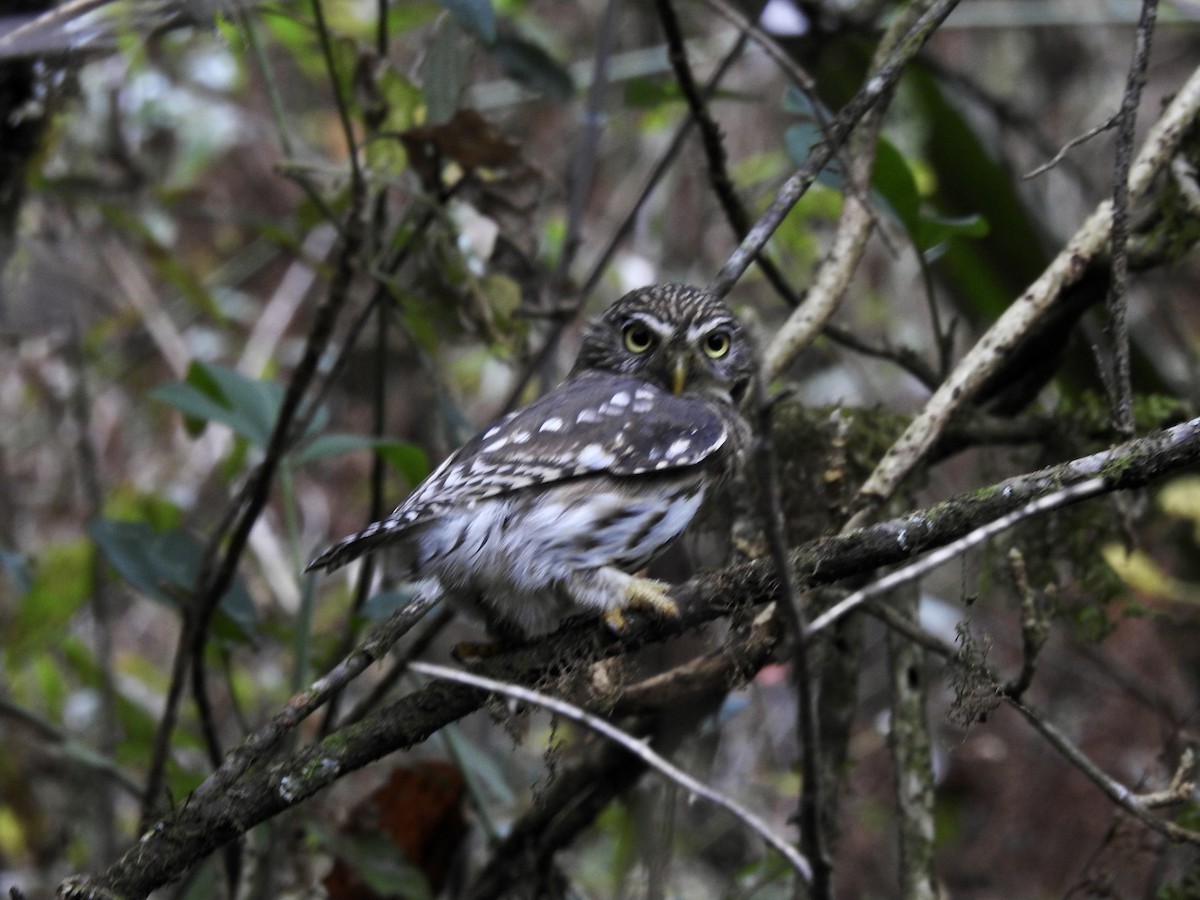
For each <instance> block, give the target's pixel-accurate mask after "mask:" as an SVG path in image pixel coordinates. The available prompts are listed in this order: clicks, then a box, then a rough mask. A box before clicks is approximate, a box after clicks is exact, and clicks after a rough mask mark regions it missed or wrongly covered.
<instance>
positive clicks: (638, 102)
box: [625, 78, 683, 109]
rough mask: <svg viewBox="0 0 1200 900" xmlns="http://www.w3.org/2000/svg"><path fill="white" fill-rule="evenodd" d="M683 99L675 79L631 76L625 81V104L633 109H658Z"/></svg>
mask: <svg viewBox="0 0 1200 900" xmlns="http://www.w3.org/2000/svg"><path fill="white" fill-rule="evenodd" d="M681 100H683V93H682V92H681V91H680V90H679V85H678V84H676V83H675V82H674V81H662V80H660V79H658V78H631V79H629V81H627V82H626V83H625V105H626V106H628V107H630V108H632V109H657V108H659V107H660V106H665V105H666V104H668V103H678V102H680V101H681Z"/></svg>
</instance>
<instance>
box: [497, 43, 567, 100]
mask: <svg viewBox="0 0 1200 900" xmlns="http://www.w3.org/2000/svg"><path fill="white" fill-rule="evenodd" d="M492 55H493V56H495V57H496V59H497V60H498V61H499V62H500V64H501V65H502V66H504V69H505V71H507V72H508V74H509V75H511V76H512V77H513V78H515V79H516V80H517V81H519V82H521V83H522V84H523V85H525V86H526V87H528V88H530V89H532V90H535V91H537V92H539V93H542V94H545V95H546V96H547V97H549V98H551V99H552V100H568V99H570V97H571V95H572V94H574V93H575V83H574V82H573V81H572V80H571V73H570V72H568V71H567V70H566V69H564V68H563V67H562V66H560V65H559V64H558V62H557V61H555V60H554V58H553V57H551V56H550V54H549V53H547V52H546V51H545V50H543V49H542V48H541V47H539V46H538V45H537V44H534V43H532V42H531V41H527V40H525V39H524V38H521V37H516V36H514V35H507V34H506V35H501V36H500V37H498V38H497V39H496V42H495V44H493V45H492Z"/></svg>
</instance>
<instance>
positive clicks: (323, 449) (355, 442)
mask: <svg viewBox="0 0 1200 900" xmlns="http://www.w3.org/2000/svg"><path fill="white" fill-rule="evenodd" d="M382 443H385V441H383V440H382V439H380V438H371V437H367V436H366V435H362V434H322V435H320V436H318V437H316V438H314V439H313V440H311V441H309V442H308V443H307V444H305V445H304V448H303V449H302V450H300V451H299V452H298V453H297V454H296V465H303V464H304V463H310V462H312V461H313V460H317V459H324V458H326V457H329V456H341V455H342V454H343V453H356V452H358V451H359V450H369V449H371V448H372V447H375V446H377V445H379V444H382Z"/></svg>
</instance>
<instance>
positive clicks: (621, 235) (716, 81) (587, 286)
mask: <svg viewBox="0 0 1200 900" xmlns="http://www.w3.org/2000/svg"><path fill="white" fill-rule="evenodd" d="M745 46H746V35H745V34H740V35H739V36H738V39H737V40H736V41H735V42H734V44H733V46H732V47H731V48H730V49H729V51H728V52H727V53H726V54H725V56H724V57H723V58H722V59H721V61H720V63H718V65H717V68H716V69H715V70H714V71H713V73H712V75H711V76H710V77H709V79H708V82H707V83H706V84H705V86H704V96H705V98H708V97H711V96H712V95H713V94H715V93H716V90H717V87H718V86H719V85H720V83H721V81H722V80H723V79H724V77H725V75H726V74H727V73H728V72H729V70H730V68H732V67H733V64H734V62H736V61H737V59H738V57H739V56H741V53H742V50H743V49H744V48H745ZM695 124H696V121H695V119H694V118H692V117H691V116H688V117H686V118H685V119H684V120H683V121H682V122H680V123H679V125H678V126H676V129H675V133H674V134H673V135H672V136H671V141H670V143H669V144H667V147H666V149H665V150H664V151H663V152H662V154H661V155H660V156H659V157H658V159H657V160H655V162H654V165H653V166H652V167H651V169H650V173H649V174H648V175H647V176H646V181H645V183H644V184H643V185H642V189H641V190H640V191H638V194H637V199H635V200H634V202H633V203H632V204H631V205H630V207H629V209H628V210H626V212H625V216H624V217H623V218H622V219H621V221H620V223H619V224H618V225H617V227H616V228H614V229H613V230H612V233H611V234H610V235H609V238H608V242H607V243H606V244H605V245H604V249H603V250H601V251H600V253H599V255H598V256H597V257H596V259H595V261H594V262H593V263H592V266H591V268H590V269H589V270H588V274H587V276H586V277H585V278H584V279H583V281H582V283H581V284H580V287H579V290H578V292H577V293H576V295H575V297H574V299H573V300H572V302H571V303H570V304H569V305H568V306H567V307H566V308H565V309H563V310H561V311H559V312H557V313H556V314H555V318H556V321H555V322H554V325H553V326H552V327H551V329H550V332H549V334H547V335H546V339H545V340H544V341H543V343H542V346H541V348H540V349H539V350H538V351H537V353H536V354H535V355H534V356H533V358H532V359H531V360H530V361H529V363H528V364H527V365H526V366H525V369H524V372H523V373H522V375H521V377H520V378H518V379H517V382H516V384H514V385H513V388H512V390H511V391H509V395H508V398H507V399H506V400H505V403H504V406H503V408H504V410H506V411H509V410H512V409H513V408H514V407H515V406H516V405H517V403H518V402H519V401H520V398H521V397H522V396H523V395H524V393H525V389H526V387H528V386H529V382H530V380H531V379H532V378H533V376H534V375H535V374H536V373H537V372H540V371H541V370H542V368H543V367H544V366H545V365H546V362H547V360H549V359H550V357H551V356H553V355H554V353H555V352H556V351H557V350H558V346H559V342H560V341H561V340H562V336H563V334H564V333H565V332H566V330H567V327H568V326H569V325H570V324H571V323H572V322H574V321H575V320H576V319H577V318H578V317H579V315H580V313H582V312H583V308H584V307H585V306H586V305H587V302H588V300H589V299H591V296H592V294H593V293H594V292H595V290H596V288H597V287H599V285H600V281H601V279H603V277H604V273H605V272H607V271H608V266H609V263H611V262H612V258H613V257H614V256H615V255H616V253H617V249H618V248H619V247H620V246H621V244H622V243H623V242H624V241H625V239H626V238H627V237H628V236H629V234H630V232H632V231H633V226H634V223H635V222H636V221H637V219H638V216H639V215H640V213H641V211H642V208H643V207H644V206H645V205H646V201H647V200H649V199H650V195H651V194H653V193H654V189H655V188H656V187H658V183H659V182H660V181H662V179H663V176H664V175H666V173H667V170H668V169H669V168H670V167H671V163H673V162H674V161H675V158H676V157H677V156H678V155H679V152H680V150H682V149H683V143H684V141H685V140H686V139H687V136H688V135H689V134H690V133H691V130H692V128H693V127H694V126H695Z"/></svg>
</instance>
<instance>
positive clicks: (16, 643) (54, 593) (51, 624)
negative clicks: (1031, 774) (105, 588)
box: [4, 538, 93, 664]
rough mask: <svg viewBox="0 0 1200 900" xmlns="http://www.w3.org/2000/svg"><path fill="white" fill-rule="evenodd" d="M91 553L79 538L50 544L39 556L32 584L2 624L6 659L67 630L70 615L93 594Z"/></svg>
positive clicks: (39, 649)
mask: <svg viewBox="0 0 1200 900" xmlns="http://www.w3.org/2000/svg"><path fill="white" fill-rule="evenodd" d="M92 553H93V550H92V546H91V544H90V543H89V542H88V541H86V540H84V539H83V538H80V539H78V540H73V541H69V542H67V543H60V544H51V545H49V546H48V547H46V548H45V550H43V551H42V552H41V553H40V554H39V555H38V557H37V560H36V562H35V565H34V572H33V583H32V584H31V585H30V587H29V590H28V591H27V592H26V593H25V596H24V597H22V598H21V602H20V605H19V606H18V607H17V612H16V615H15V616H13V617H12V618H11V619H10V620H9V621H8V622H7V623H6V625H5V629H4V649H5V654H4V655H5V657H6V662H8V663H9V664H15V663H17V662H20V661H22V660H23V659H24V658H25V654H26V653H27V652H30V653H38V652H42V651H44V649H45V648H46V647H48V646H54V645H55V643H56V641H57V640H59V639H60V638H61V637H62V636H63V634H65V633H66V630H67V623H68V622H69V621H70V620H71V617H72V616H73V615H74V614H75V612H76V610H78V609H79V607H81V606H82V605H83V604H84V602H85V601H86V600H87V598H88V597H90V596H91V595H92Z"/></svg>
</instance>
